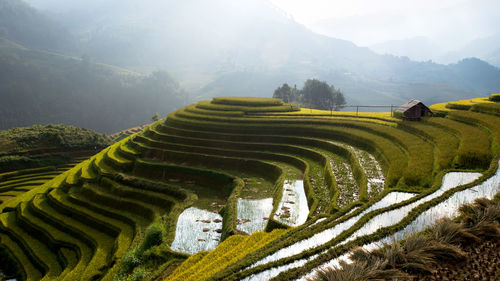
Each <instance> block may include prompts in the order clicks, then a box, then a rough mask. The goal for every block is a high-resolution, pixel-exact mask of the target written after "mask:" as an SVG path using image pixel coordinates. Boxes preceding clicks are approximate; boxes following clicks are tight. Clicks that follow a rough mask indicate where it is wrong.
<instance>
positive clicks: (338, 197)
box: [0, 98, 500, 280]
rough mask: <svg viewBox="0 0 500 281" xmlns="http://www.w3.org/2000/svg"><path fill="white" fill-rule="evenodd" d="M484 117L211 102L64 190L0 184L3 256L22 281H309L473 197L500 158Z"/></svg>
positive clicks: (88, 170)
mask: <svg viewBox="0 0 500 281" xmlns="http://www.w3.org/2000/svg"><path fill="white" fill-rule="evenodd" d="M479 101H481V100H479ZM478 104H481V103H478ZM488 104H490V105H488V106H486V107H487V109H485V108H486V107H484V108H483V107H481V106H479V107H477V106H476V105H475V104H474V105H473V106H471V107H470V108H469V109H471V110H465V109H459V110H457V109H450V108H449V107H446V106H441V107H439V109H443V110H442V112H443V116H444V117H431V118H427V119H425V120H422V121H420V122H408V121H402V120H400V119H396V118H394V117H391V116H390V114H368V113H360V114H359V116H358V117H356V116H355V115H353V114H350V113H338V114H337V113H336V114H331V113H330V112H329V111H328V112H322V111H318V110H303V109H299V108H298V107H297V106H295V105H289V104H284V103H283V102H282V101H281V100H276V99H261V98H215V99H213V100H212V101H203V102H200V103H198V104H194V105H190V106H187V107H185V108H182V109H180V110H178V111H176V112H174V113H172V114H170V115H169V116H168V117H167V118H166V119H163V120H160V121H158V122H156V123H153V124H152V125H150V126H148V127H146V128H145V129H144V130H142V131H140V132H137V133H135V134H133V135H131V136H129V137H126V138H124V139H123V140H121V141H119V142H117V143H115V144H113V145H112V146H110V147H108V148H106V149H105V150H103V151H101V152H100V153H99V154H97V155H95V156H93V157H92V158H90V159H86V160H85V161H83V162H81V163H79V164H78V165H76V166H75V167H74V168H72V169H70V170H68V171H66V172H64V173H62V174H59V175H57V174H56V173H54V174H51V177H53V176H55V177H54V178H50V177H49V176H45V175H43V174H38V175H37V174H34V175H33V177H30V176H29V175H25V176H24V177H23V176H19V177H18V178H9V179H8V181H7V182H5V183H4V180H3V179H2V182H0V189H1V190H2V193H4V190H5V195H1V194H0V196H4V197H5V198H7V199H8V200H5V201H3V198H4V197H1V198H2V199H0V200H2V201H3V202H2V203H1V205H0V206H1V207H2V214H1V215H0V239H1V240H0V241H1V245H2V248H3V252H5V253H7V254H8V255H9V256H10V257H11V259H10V260H11V261H12V263H13V264H15V265H17V274H16V276H17V277H18V278H20V279H26V280H39V279H44V280H53V279H58V280H113V278H115V279H117V280H120V279H125V278H126V277H127V276H128V277H130V278H135V280H152V279H155V278H157V277H158V276H160V277H159V278H163V279H166V280H206V279H210V280H269V279H272V280H294V279H299V278H302V277H303V276H305V275H307V274H309V273H311V272H312V271H313V270H314V269H315V268H317V267H318V266H321V265H324V264H325V263H328V262H330V261H331V260H333V259H334V257H338V256H342V255H346V254H347V253H348V252H349V251H350V250H351V249H353V248H354V247H356V246H360V245H370V244H371V243H375V242H377V241H381V240H383V239H386V238H387V237H390V236H391V235H392V234H395V233H404V234H406V233H408V232H411V231H414V230H415V229H416V226H415V223H413V222H415V221H419V222H421V221H426V222H427V221H430V220H433V219H434V218H435V217H438V216H439V215H432V216H429V215H428V212H427V210H433V209H432V208H434V207H435V206H443V205H440V204H442V202H447V203H446V204H447V205H446V206H447V207H446V208H448V209H449V210H451V209H453V208H456V207H457V206H455V203H456V202H455V201H457V202H458V201H460V200H458V199H456V200H455V201H453V200H454V199H450V200H451V201H449V200H448V198H455V197H454V196H455V194H460V192H468V193H467V194H468V197H467V198H469V197H470V198H474V196H475V195H474V194H475V193H474V192H472V191H469V190H472V189H471V188H478V187H479V186H481V183H482V182H485V183H486V182H488V181H491V179H490V178H495V173H496V171H497V169H498V158H499V156H500V149H499V148H500V146H499V141H500V128H499V126H498V124H500V117H499V116H498V114H496V111H494V110H493V111H492V109H491V107H492V106H491V104H495V103H492V102H490V103H488ZM478 108H479V109H480V110H472V109H478ZM491 112H493V113H491ZM456 170H459V171H458V172H462V173H466V174H461V175H463V177H460V176H458V177H459V178H460V179H459V180H457V179H456V178H457V175H458V174H454V173H456V172H454V171H456ZM450 178H451V179H450ZM20 181H21V182H25V183H29V182H34V183H33V184H34V185H32V186H29V187H27V188H22V187H20V186H18V185H17V184H18V183H19V182H20ZM42 181H43V182H42ZM494 185H495V183H493V187H492V188H491V190H490V191H489V192H488V193H487V194H486V195H487V196H490V197H491V195H492V194H493V195H494V194H495V193H496V192H498V183H497V186H494ZM4 186H5V188H4ZM475 186H477V187H475ZM462 190H464V191H462ZM11 191H12V192H11ZM9 192H11V193H9ZM476 193H477V194H478V195H477V196H479V195H480V194H481V195H485V194H483V193H481V192H476ZM464 194H465V193H464ZM456 196H458V195H456ZM457 198H458V197H457ZM457 204H458V203H457ZM421 216H427V219H426V220H423V219H422V218H423V217H421ZM422 224H425V223H422ZM401 231H403V232H401ZM247 234H251V235H247ZM397 235H399V234H397ZM0 269H3V268H1V267H0Z"/></svg>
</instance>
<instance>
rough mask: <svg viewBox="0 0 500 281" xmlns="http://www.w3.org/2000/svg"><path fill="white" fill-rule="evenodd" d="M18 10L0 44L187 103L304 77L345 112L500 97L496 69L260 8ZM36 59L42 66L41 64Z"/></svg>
mask: <svg viewBox="0 0 500 281" xmlns="http://www.w3.org/2000/svg"><path fill="white" fill-rule="evenodd" d="M27 2H28V3H29V4H30V5H33V7H35V8H32V7H30V6H28V5H27V4H26V3H24V2H22V1H21V0H0V15H2V17H1V18H3V19H5V20H0V37H1V38H3V39H2V40H4V41H3V42H9V44H17V45H20V46H22V47H24V48H28V49H29V50H30V51H34V50H37V51H38V50H43V51H50V52H53V53H57V54H61V55H64V56H71V57H77V58H86V59H87V61H90V62H92V63H99V64H100V65H102V64H106V65H112V66H113V67H117V68H118V69H125V70H129V71H130V72H132V73H138V75H140V76H141V75H142V76H147V75H148V74H149V73H151V72H153V71H156V70H166V71H168V73H169V75H170V78H171V81H175V83H178V85H177V87H179V88H178V90H176V91H177V92H179V93H180V92H182V91H184V90H186V91H187V92H189V93H190V94H189V97H190V98H189V100H190V101H193V100H197V99H208V98H211V97H214V96H267V97H269V96H271V95H272V93H273V91H274V89H275V88H277V87H278V86H280V85H281V84H283V83H285V82H287V83H289V84H291V85H294V84H296V85H297V86H298V87H300V86H301V84H302V83H303V82H304V81H305V80H307V79H309V78H317V79H320V80H324V81H327V82H328V83H330V84H333V85H334V86H335V87H336V88H340V90H341V91H342V92H343V93H344V95H345V96H346V98H347V101H348V103H349V104H361V105H374V104H377V105H390V104H395V105H397V104H401V103H403V102H405V101H406V100H408V99H412V98H417V99H420V100H422V101H424V102H425V103H436V102H442V101H447V100H453V99H461V98H469V97H473V96H478V95H487V94H489V93H491V92H498V89H500V69H498V68H496V67H494V66H492V65H490V64H488V63H487V62H485V61H483V60H480V59H477V58H466V59H463V58H460V60H457V61H455V62H454V63H452V64H447V65H443V64H438V63H434V62H431V61H425V62H417V61H412V60H410V59H409V58H408V57H399V56H394V55H380V54H377V53H375V52H374V51H372V50H370V49H369V48H366V47H359V46H356V45H355V44H354V43H352V42H349V41H346V40H341V39H336V38H331V37H327V36H324V35H319V34H317V33H314V32H312V31H311V30H309V29H307V28H306V27H305V26H303V25H301V24H299V23H297V22H295V21H294V20H293V19H292V18H290V17H289V16H288V15H287V14H286V13H284V12H283V11H281V10H279V9H278V8H276V7H274V6H273V5H272V4H271V3H270V2H268V1H266V0H241V1H231V0H214V1H204V0H187V1H173V0H168V1H155V0H143V1H134V0H121V1H119V0H107V1H98V0H90V1H84V0H74V1H63V0H46V1H41V0H27ZM9 5H10V6H9ZM26 11H29V12H26ZM14 17H17V20H15V21H14V20H8V19H10V18H14ZM24 30H28V31H29V32H24ZM37 30H42V31H41V32H39V31H37ZM20 33H22V34H23V36H21V35H20ZM29 34H32V35H31V36H28V35H29ZM42 34H43V36H42ZM51 36H52V37H51ZM54 36H55V37H54ZM6 49H7V48H4V50H6ZM5 52H7V51H5ZM44 60H46V62H47V63H48V64H50V60H51V59H50V58H48V57H47V58H44ZM42 74H43V71H42V73H40V75H42ZM122 74H123V73H122ZM33 75H35V74H33ZM28 80H29V79H28ZM3 91H4V90H2V92H0V94H1V95H4V92H3ZM80 94H82V95H84V94H85V93H84V91H82V92H81V93H80ZM138 94H141V93H138ZM37 95H38V96H42V97H43V96H44V95H46V93H44V92H39V93H37ZM176 104H179V105H181V104H183V103H182V102H179V103H176ZM109 106H111V105H109ZM150 107H151V106H150ZM152 108H158V107H152ZM348 110H349V109H348ZM162 112H163V111H162ZM143 121H144V118H142V120H141V121H140V122H143ZM131 122H132V121H129V122H128V123H131ZM137 122H139V121H137ZM130 125H131V126H133V125H137V124H130ZM6 126H7V127H8V126H9V125H8V124H6ZM121 126H123V125H121ZM89 127H90V128H95V125H93V124H90V125H89ZM111 127H112V126H111ZM115 128H116V129H119V128H120V127H118V126H116V127H115ZM107 130H111V129H107Z"/></svg>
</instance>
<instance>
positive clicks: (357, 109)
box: [356, 105, 359, 117]
mask: <svg viewBox="0 0 500 281" xmlns="http://www.w3.org/2000/svg"><path fill="white" fill-rule="evenodd" d="M358 111H359V105H358V106H356V117H358Z"/></svg>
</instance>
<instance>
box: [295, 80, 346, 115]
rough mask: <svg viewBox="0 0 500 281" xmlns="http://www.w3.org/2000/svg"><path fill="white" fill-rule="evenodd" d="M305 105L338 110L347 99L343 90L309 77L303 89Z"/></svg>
mask: <svg viewBox="0 0 500 281" xmlns="http://www.w3.org/2000/svg"><path fill="white" fill-rule="evenodd" d="M301 94H302V100H303V104H304V106H308V107H310V108H315V109H329V110H331V111H333V110H338V109H339V108H341V107H342V105H345V103H346V101H345V98H344V95H343V94H342V92H340V90H339V89H335V87H334V86H333V85H331V86H330V85H328V84H327V83H326V82H324V81H319V80H317V79H308V80H307V81H306V83H305V84H304V88H302V91H301Z"/></svg>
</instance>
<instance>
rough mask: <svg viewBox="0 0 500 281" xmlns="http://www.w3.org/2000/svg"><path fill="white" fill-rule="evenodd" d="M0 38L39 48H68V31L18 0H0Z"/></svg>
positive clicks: (70, 41)
mask: <svg viewBox="0 0 500 281" xmlns="http://www.w3.org/2000/svg"><path fill="white" fill-rule="evenodd" d="M0 38H7V39H9V40H11V41H15V42H17V43H20V44H23V45H25V46H27V47H34V48H40V49H53V50H54V49H68V48H70V47H71V46H70V44H72V39H71V37H70V34H69V32H68V31H67V30H66V29H65V28H64V27H63V26H62V25H60V24H58V23H57V22H56V21H54V20H52V19H50V18H48V17H45V16H44V15H43V14H41V13H40V12H39V11H37V10H36V9H34V8H32V7H31V6H29V5H28V4H26V3H25V2H22V1H19V0H0Z"/></svg>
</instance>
